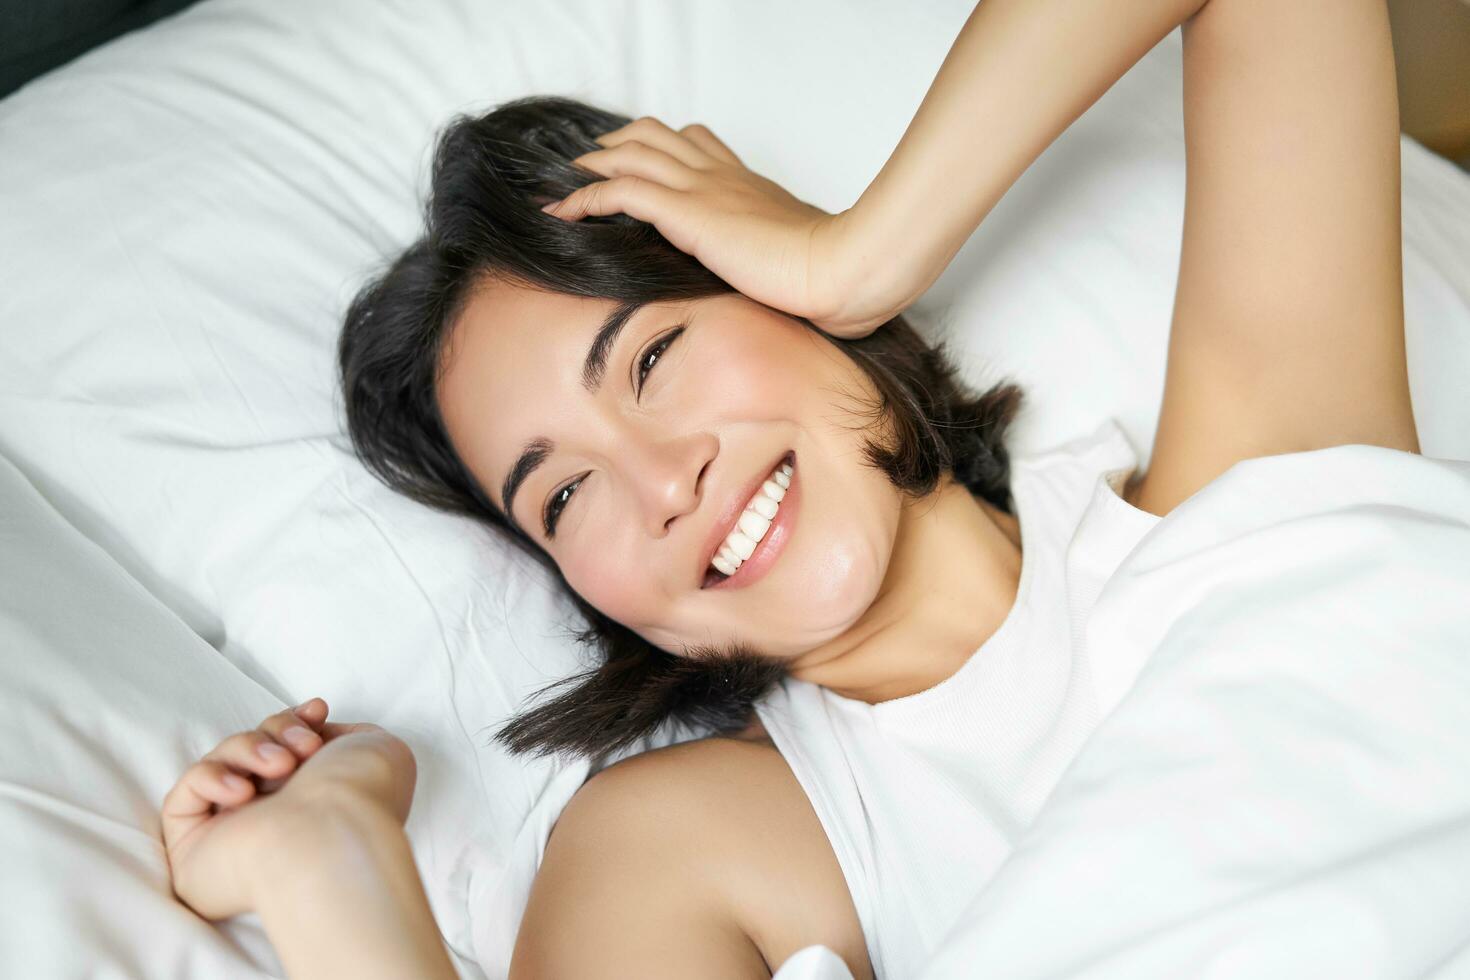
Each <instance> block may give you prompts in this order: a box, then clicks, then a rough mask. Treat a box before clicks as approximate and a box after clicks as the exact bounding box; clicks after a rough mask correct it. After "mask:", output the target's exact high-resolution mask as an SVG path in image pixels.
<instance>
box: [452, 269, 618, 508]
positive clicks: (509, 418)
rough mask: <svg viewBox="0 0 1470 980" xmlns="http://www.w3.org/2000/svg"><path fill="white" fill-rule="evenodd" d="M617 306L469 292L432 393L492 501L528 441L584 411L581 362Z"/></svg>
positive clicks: (529, 293)
mask: <svg viewBox="0 0 1470 980" xmlns="http://www.w3.org/2000/svg"><path fill="white" fill-rule="evenodd" d="M618 305H619V304H618V303H617V302H616V301H614V300H608V299H594V298H589V297H583V296H567V295H565V294H562V293H552V292H547V291H544V290H540V289H536V288H534V287H531V286H525V285H521V284H518V283H511V282H506V281H503V280H487V281H485V282H483V283H480V284H479V285H477V286H476V288H475V290H474V292H473V294H472V295H471V296H470V299H469V301H468V302H467V303H466V304H465V308H464V309H463V310H462V311H461V313H460V315H459V317H458V318H457V319H456V320H455V322H454V323H453V324H452V325H451V327H450V331H449V334H448V336H447V337H446V339H445V346H444V351H443V355H442V357H441V359H440V376H439V381H438V384H437V387H436V396H437V398H438V401H439V410H440V412H441V414H442V415H443V417H444V424H445V428H446V429H447V430H448V432H449V438H450V440H451V441H452V442H453V443H454V447H455V450H456V451H457V452H458V453H459V455H460V457H461V458H462V459H463V460H464V462H465V465H466V466H468V467H469V468H470V471H471V472H472V473H473V474H474V475H475V478H476V479H477V480H478V481H479V483H480V485H481V486H482V487H484V488H485V490H486V492H487V493H488V494H489V495H490V497H491V499H492V500H495V501H496V502H497V503H498V502H499V501H500V493H499V481H500V480H502V479H503V478H504V476H505V472H506V471H507V470H508V469H509V468H510V465H511V463H512V462H513V461H514V459H515V457H516V456H518V455H519V454H520V451H521V449H522V447H523V446H524V444H525V443H526V441H527V440H529V439H531V438H534V437H537V436H542V435H547V436H551V437H552V438H554V435H553V433H555V432H557V431H567V427H568V426H573V425H574V424H575V421H576V418H577V415H578V413H579V412H585V410H586V406H587V404H588V403H589V401H590V399H591V397H592V396H591V394H590V393H588V392H587V390H586V389H585V388H584V387H583V386H582V364H583V359H584V358H585V356H586V354H587V348H588V346H589V345H590V344H591V343H592V339H593V337H594V336H595V335H596V334H597V330H598V328H599V327H600V326H601V325H602V322H603V320H604V319H605V318H606V317H607V316H608V314H609V313H611V312H612V311H613V310H615V309H616V308H617V307H618ZM643 312H644V311H640V313H639V314H638V315H635V317H634V319H635V320H637V319H639V318H640V317H641V316H642V313H643ZM630 329H631V324H630ZM614 369H615V368H614V366H613V365H612V364H611V363H610V364H609V366H608V372H609V374H611V373H612V371H613V370H614Z"/></svg>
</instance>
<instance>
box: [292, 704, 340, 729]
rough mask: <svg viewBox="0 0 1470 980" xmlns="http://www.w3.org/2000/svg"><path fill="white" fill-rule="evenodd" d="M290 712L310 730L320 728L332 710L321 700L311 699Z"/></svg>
mask: <svg viewBox="0 0 1470 980" xmlns="http://www.w3.org/2000/svg"><path fill="white" fill-rule="evenodd" d="M291 710H292V711H293V712H294V713H295V715H296V717H297V718H300V719H301V720H302V721H304V722H306V723H307V724H308V725H310V726H311V727H312V728H320V727H321V725H322V722H324V721H326V720H327V714H328V713H329V712H330V711H331V710H332V709H331V708H330V707H328V705H327V702H325V701H323V700H322V699H321V698H311V699H309V700H306V701H303V702H301V703H300V704H298V705H297V706H296V707H294V708H292V709H291Z"/></svg>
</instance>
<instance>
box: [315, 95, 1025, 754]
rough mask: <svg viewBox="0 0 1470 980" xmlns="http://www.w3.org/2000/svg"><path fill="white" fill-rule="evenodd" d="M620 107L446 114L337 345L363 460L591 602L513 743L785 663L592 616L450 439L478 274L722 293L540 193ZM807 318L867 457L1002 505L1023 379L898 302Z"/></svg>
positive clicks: (692, 697)
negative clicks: (689, 647)
mask: <svg viewBox="0 0 1470 980" xmlns="http://www.w3.org/2000/svg"><path fill="white" fill-rule="evenodd" d="M629 121H630V120H629V119H628V117H626V116H622V115H618V114H616V113H612V112H607V111H604V110H602V109H598V108H595V107H593V106H590V105H587V104H586V103H583V102H579V101H576V100H572V99H566V98H557V97H532V98H525V99H517V100H515V101H512V102H507V103H505V104H503V105H500V106H498V107H497V108H495V109H494V110H493V111H491V112H489V113H486V114H484V115H480V116H464V117H460V118H457V119H455V120H453V121H452V122H451V123H450V125H449V126H448V127H447V128H446V129H445V130H444V132H443V134H442V135H441V137H440V139H439V143H438V147H437V150H436V152H435V155H434V163H433V174H432V183H431V190H430V195H429V200H428V203H427V207H426V213H425V228H424V233H423V235H422V237H420V238H419V240H418V241H416V242H415V243H414V244H413V245H411V246H410V247H409V248H408V249H406V250H405V251H404V252H403V253H402V254H401V255H400V256H398V257H397V259H395V260H394V261H393V262H392V263H391V264H390V265H389V266H388V268H387V269H386V270H385V271H384V272H382V274H381V275H379V276H377V277H376V278H374V279H373V280H372V281H370V282H368V283H367V284H366V285H365V286H364V287H363V288H362V290H361V292H360V293H359V294H358V295H357V297H356V299H355V300H354V301H353V302H352V304H351V306H350V308H349V309H348V311H347V315H346V319H345V323H344V325H343V329H342V334H341V337H340V340H339V344H338V366H339V369H340V381H341V385H342V391H343V395H344V402H345V406H346V416H347V431H348V434H349V436H350V438H351V441H352V445H353V449H354V451H355V453H356V454H357V456H358V458H359V459H360V460H361V461H362V462H363V463H364V464H365V465H366V466H367V468H368V469H369V470H370V471H371V472H372V473H373V474H375V475H376V476H377V477H378V478H379V479H380V480H382V481H383V482H385V483H386V484H387V485H388V486H390V487H392V488H393V489H394V490H397V491H399V492H400V493H403V494H405V495H407V496H409V497H411V498H413V499H415V500H418V501H421V502H423V503H425V504H428V505H429V506H431V507H434V508H437V509H439V510H443V511H447V512H450V513H456V514H463V515H468V516H470V517H472V518H474V519H476V520H478V521H481V522H483V523H484V524H486V525H489V526H491V527H494V528H497V529H499V530H500V531H502V532H504V533H506V534H508V535H509V536H510V537H511V539H512V540H514V541H515V542H516V543H517V544H518V545H519V546H520V547H521V548H523V549H524V550H525V551H526V552H527V553H528V554H530V555H531V556H532V557H534V558H535V559H536V560H538V561H540V562H541V563H542V564H543V565H545V566H547V567H548V568H549V569H550V570H551V571H552V573H553V574H554V575H555V577H556V578H557V579H558V580H559V581H560V583H561V585H562V586H563V587H564V588H565V589H566V591H567V593H568V594H569V595H570V596H571V598H572V600H573V603H574V605H575V606H576V608H577V609H578V611H579V613H580V615H581V616H583V617H584V619H585V625H584V626H583V627H581V628H580V629H579V630H578V632H577V638H578V640H579V641H580V642H581V643H583V644H586V645H589V646H591V647H593V648H594V649H595V651H596V653H597V663H596V665H595V666H593V667H591V668H590V669H588V670H587V671H586V672H584V673H582V674H579V675H577V676H574V677H571V678H569V679H567V680H565V681H562V682H560V683H559V684H556V685H553V686H552V688H549V689H547V691H544V692H542V693H543V695H544V697H543V698H542V699H540V700H539V701H538V703H536V704H535V705H534V706H532V707H530V708H529V709H527V710H525V711H523V712H522V713H520V714H519V715H517V716H516V717H515V718H514V719H512V720H511V721H510V722H509V723H508V724H506V725H505V726H504V727H503V728H501V729H500V730H499V732H498V733H497V735H496V737H497V738H498V739H499V740H500V741H501V742H502V743H504V744H505V745H507V746H508V747H509V748H510V749H511V750H512V751H515V752H533V753H538V754H544V753H552V752H558V753H567V754H577V755H586V756H594V757H596V756H603V755H606V754H608V753H611V752H613V751H616V750H619V749H623V748H627V747H629V746H631V745H633V744H634V743H635V742H636V741H637V740H638V739H640V738H643V737H644V736H647V735H649V734H651V733H652V732H653V731H655V730H656V729H657V728H659V727H660V726H661V725H663V724H665V723H670V722H672V723H679V724H684V725H687V726H689V727H691V728H693V729H694V730H696V731H704V732H710V733H720V732H730V731H735V730H738V729H740V728H742V727H744V726H745V725H747V724H748V723H749V721H750V720H751V717H752V715H753V711H754V705H755V703H756V701H757V700H758V699H759V698H760V697H762V696H763V695H764V694H765V693H766V692H767V691H768V690H769V689H770V688H771V687H772V686H773V685H774V684H776V683H777V682H778V681H779V680H780V679H781V677H782V676H783V675H784V667H783V666H782V665H781V664H780V663H779V662H777V661H775V660H773V659H771V658H767V657H763V656H761V655H760V653H759V651H754V650H750V649H748V648H744V647H741V648H737V649H734V650H724V651H716V650H711V649H700V650H694V651H684V652H683V653H681V654H677V655H676V654H673V653H670V652H668V651H665V650H663V649H660V648H659V647H657V646H655V645H653V644H652V643H650V642H648V641H647V640H645V639H643V638H642V637H641V636H639V635H638V634H637V633H635V632H634V631H633V630H631V629H629V628H627V627H625V626H623V625H622V624H621V623H618V622H616V621H614V620H612V619H611V618H609V617H607V616H605V615H603V614H602V613H601V612H600V611H599V610H597V609H596V608H594V607H593V606H592V605H591V604H590V603H588V602H587V601H586V600H584V599H583V598H582V597H581V596H580V595H578V594H577V593H576V592H575V590H573V589H572V588H571V587H570V586H569V585H567V582H566V579H565V578H564V577H563V576H562V575H561V572H560V570H559V569H558V568H557V567H556V564H555V562H553V561H552V560H551V558H550V557H549V556H548V555H547V553H546V552H545V551H544V550H543V549H542V548H541V547H540V546H539V545H538V544H536V543H535V542H534V541H533V540H532V539H531V538H530V537H528V536H527V535H526V534H525V533H524V532H522V531H520V530H519V529H518V528H517V527H516V526H515V525H513V524H512V523H510V522H508V521H507V520H506V518H505V515H504V514H503V513H502V512H501V511H500V509H499V508H498V507H497V506H496V505H495V504H494V503H493V502H492V500H491V499H490V497H489V496H488V495H487V493H486V492H485V490H484V488H482V487H481V486H480V485H479V483H478V482H477V481H476V480H475V478H474V476H473V475H472V474H471V473H470V471H469V469H468V467H466V466H465V464H464V462H463V460H462V459H461V458H460V456H459V454H458V453H457V452H456V451H455V447H454V445H453V444H452V443H451V441H450V439H449V435H448V432H447V430H446V427H445V425H444V420H443V418H442V417H441V415H440V412H439V405H438V401H437V398H436V383H437V380H438V378H439V377H440V373H441V371H442V357H441V355H442V351H443V348H444V342H445V338H446V337H447V335H448V333H449V331H450V328H451V326H452V324H453V323H454V322H455V320H456V319H457V317H458V315H459V313H460V312H461V311H462V310H463V308H464V306H465V304H466V303H467V301H468V298H469V296H470V295H471V292H472V289H473V287H474V286H475V285H476V284H477V283H478V282H480V281H482V280H483V279H485V278H487V277H499V278H503V279H506V280H510V281H515V282H520V283H524V284H526V285H530V286H535V287H539V288H542V289H546V290H550V291H553V292H557V293H565V294H570V295H575V296H587V297H596V298H601V299H610V300H614V301H618V302H636V303H640V304H641V303H653V302H660V301H669V300H686V299H697V298H701V297H706V296H714V295H719V294H722V293H729V292H733V291H734V290H732V289H731V287H730V286H729V285H728V284H727V283H725V282H724V281H723V280H722V279H720V278H719V277H718V276H716V275H715V274H714V273H712V272H710V271H709V270H708V269H706V268H705V267H704V266H703V265H701V264H700V263H699V262H698V261H697V260H695V259H694V258H693V257H691V256H689V255H687V254H686V253H684V252H681V251H680V250H679V249H677V248H675V247H674V246H673V245H671V244H670V243H669V242H668V241H667V240H665V239H664V238H663V236H662V235H660V234H659V233H658V231H657V230H656V229H655V228H654V227H653V226H652V225H649V224H647V223H645V222H642V221H638V220H636V219H634V218H631V217H629V216H627V215H622V214H616V215H611V216H608V217H593V218H585V219H583V220H581V221H578V222H567V221H563V220H561V219H558V218H555V217H552V216H550V215H547V214H545V213H543V212H542V211H541V210H540V208H541V206H542V205H544V204H546V203H548V202H550V201H553V200H558V199H560V198H562V197H565V196H566V195H567V194H570V193H571V192H572V191H573V190H575V189H577V188H578V187H581V186H583V185H584V184H587V183H590V182H592V181H595V180H599V179H601V177H600V176H599V175H598V174H596V173H593V172H591V171H587V170H583V169H581V168H579V167H577V166H575V165H574V164H573V163H572V160H573V159H575V158H576V157H578V156H581V155H582V154H584V153H587V152H590V151H592V150H596V149H598V148H599V146H598V144H597V143H596V142H595V138H596V137H597V136H599V135H601V134H603V133H606V132H609V131H611V130H613V129H617V128H618V127H620V126H623V125H626V124H627V123H628V122H629ZM801 322H803V323H805V324H806V326H807V327H808V328H809V329H811V330H813V331H816V332H817V333H819V334H820V335H821V336H822V337H824V338H826V339H827V340H828V341H829V342H831V343H832V344H834V345H835V346H836V347H837V348H838V349H839V350H841V351H842V352H843V353H845V354H846V355H847V356H848V357H849V358H851V359H852V361H853V362H854V363H855V364H857V365H858V366H859V367H860V368H861V369H862V370H863V372H864V373H865V374H866V375H867V376H868V377H869V378H870V379H871V380H872V382H873V386H874V388H875V389H876V391H877V393H878V401H877V403H876V404H874V405H872V406H871V413H870V414H869V415H868V416H867V417H868V419H869V422H870V423H872V426H871V431H873V432H881V433H882V437H881V438H875V439H870V440H869V441H868V442H867V444H866V446H865V456H866V459H867V462H868V463H869V464H870V465H872V466H874V467H876V468H877V469H879V470H880V471H882V472H883V473H884V474H885V475H886V476H887V477H888V479H889V480H890V481H891V482H892V483H893V485H894V486H895V487H897V488H898V489H899V490H900V491H902V492H903V493H905V494H908V495H911V496H914V497H921V496H924V495H926V494H928V493H930V492H932V491H933V490H934V489H935V488H936V487H937V486H938V483H939V480H940V479H941V477H942V476H944V475H945V474H952V475H953V476H954V478H955V479H956V480H957V481H958V482H959V483H961V484H963V485H964V486H965V487H967V488H968V489H969V490H970V492H971V493H973V494H975V495H976V496H978V497H980V498H983V499H984V500H986V501H988V502H990V503H991V504H994V505H995V506H996V507H999V508H1001V509H1002V510H1005V511H1009V510H1010V506H1011V503H1010V492H1009V487H1010V464H1009V457H1008V455H1007V452H1006V446H1005V442H1004V436H1005V434H1006V430H1007V427H1008V426H1009V424H1010V422H1011V420H1012V419H1013V418H1014V416H1015V414H1016V411H1017V410H1018V408H1019V405H1020V400H1021V392H1020V389H1019V388H1017V387H1016V386H1015V385H1013V384H1010V383H998V384H996V385H995V386H993V387H991V388H989V389H988V390H986V391H984V392H982V393H976V392H974V391H971V390H969V389H967V388H966V387H965V385H964V384H963V383H962V382H961V381H960V379H959V377H958V375H957V373H956V371H955V369H954V367H953V365H952V364H951V363H950V361H949V359H948V357H947V355H946V353H945V351H944V349H943V346H942V345H936V344H930V343H928V342H927V341H925V340H924V339H923V338H921V337H920V336H919V334H918V333H917V332H916V331H915V330H914V329H913V327H912V326H910V324H909V323H908V322H907V320H905V319H904V317H902V316H896V317H894V318H893V319H891V320H889V321H888V322H887V323H885V324H884V325H883V326H881V327H880V328H878V329H877V330H876V331H874V332H873V333H872V334H870V335H869V336H867V337H864V338H861V339H858V340H842V339H838V338H834V337H830V336H829V335H827V334H825V333H823V332H822V331H820V330H818V328H817V327H815V326H813V325H812V324H811V323H810V322H809V321H806V320H801ZM858 414H859V415H860V416H861V415H862V413H861V412H859V413H858Z"/></svg>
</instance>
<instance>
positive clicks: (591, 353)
mask: <svg viewBox="0 0 1470 980" xmlns="http://www.w3.org/2000/svg"><path fill="white" fill-rule="evenodd" d="M642 308H643V304H642V303H639V302H631V301H630V302H627V303H623V304H622V305H620V306H619V307H618V308H617V309H615V310H613V311H612V312H611V313H609V314H608V315H607V319H605V320H603V321H602V326H601V327H598V328H597V336H596V337H593V338H592V346H591V347H589V348H587V360H586V361H584V362H583V363H582V387H583V388H586V389H587V390H588V391H589V392H590V393H592V394H596V393H597V388H598V386H599V385H601V384H602V375H603V373H604V372H606V370H607V355H608V354H609V353H610V352H611V351H612V349H613V344H615V343H617V340H618V334H619V333H621V332H622V330H623V327H625V326H627V324H628V321H629V320H631V319H633V314H635V313H637V312H638V311H639V310H641V309H642Z"/></svg>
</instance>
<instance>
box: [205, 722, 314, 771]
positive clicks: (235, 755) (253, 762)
mask: <svg viewBox="0 0 1470 980" xmlns="http://www.w3.org/2000/svg"><path fill="white" fill-rule="evenodd" d="M204 758H206V759H216V760H218V761H220V762H224V763H226V764H228V765H230V766H233V767H234V768H236V769H243V770H245V771H246V772H250V773H254V774H255V775H257V776H262V777H265V778H272V777H278V776H284V775H286V774H287V773H289V772H291V771H292V770H293V769H295V768H296V754H295V753H294V752H292V751H291V750H290V749H288V748H286V747H285V746H284V745H281V744H280V743H279V742H277V741H276V740H275V739H273V738H272V737H271V736H270V735H267V734H266V733H265V732H263V731H260V730H259V729H255V730H254V731H248V732H239V733H237V734H234V735H231V736H230V737H229V738H227V739H225V740H224V741H223V742H221V743H219V745H217V746H215V747H214V748H213V749H211V750H210V751H209V752H206V753H205V754H204Z"/></svg>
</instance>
